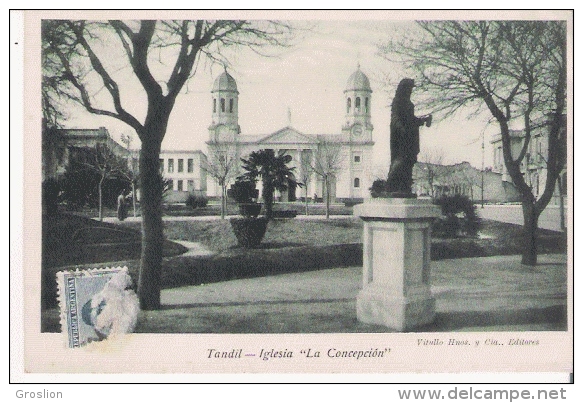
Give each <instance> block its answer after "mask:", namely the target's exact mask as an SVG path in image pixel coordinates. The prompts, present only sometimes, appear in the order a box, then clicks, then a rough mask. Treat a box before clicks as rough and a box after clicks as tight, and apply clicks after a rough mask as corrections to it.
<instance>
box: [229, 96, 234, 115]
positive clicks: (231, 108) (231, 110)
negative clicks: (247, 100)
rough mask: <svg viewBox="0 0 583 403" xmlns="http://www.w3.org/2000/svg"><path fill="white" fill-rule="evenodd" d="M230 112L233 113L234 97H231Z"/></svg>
mask: <svg viewBox="0 0 583 403" xmlns="http://www.w3.org/2000/svg"><path fill="white" fill-rule="evenodd" d="M229 113H233V98H231V99H229Z"/></svg>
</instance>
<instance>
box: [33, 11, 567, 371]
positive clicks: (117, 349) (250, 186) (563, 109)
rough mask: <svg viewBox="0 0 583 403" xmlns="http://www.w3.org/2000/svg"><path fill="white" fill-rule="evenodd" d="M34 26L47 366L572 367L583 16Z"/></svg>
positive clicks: (273, 15)
mask: <svg viewBox="0 0 583 403" xmlns="http://www.w3.org/2000/svg"><path fill="white" fill-rule="evenodd" d="M203 17H204V18H206V19H200V18H203ZM154 18H155V19H154ZM24 32H25V38H31V39H30V41H29V42H28V46H25V48H24V60H25V99H26V102H25V104H24V116H25V130H24V138H25V148H24V165H25V168H24V200H25V204H24V209H25V212H26V213H25V215H24V244H25V245H30V246H31V249H28V247H27V253H26V254H25V256H24V260H23V271H24V288H23V294H24V295H23V297H24V300H25V304H24V313H25V316H26V317H27V321H26V323H25V345H24V356H25V370H26V371H27V372H32V373H35V372H49V373H51V372H69V373H75V372H79V373H83V372H104V373H115V372H126V373H127V372H136V373H140V372H145V371H146V372H153V373H157V372H160V373H168V372H185V373H190V372H192V373H205V372H211V373H214V372H218V373H221V372H231V373H262V372H275V373H278V372H294V373H314V372H315V373H318V372H340V373H342V372H357V373H367V372H368V373H392V372H397V373H398V372H435V373H443V372H464V371H469V372H473V371H478V372H489V371H493V372H529V371H535V372H554V373H565V374H569V373H572V372H573V369H572V368H573V302H572V301H573V300H572V294H573V281H572V279H573V246H572V235H573V232H572V231H573V221H572V216H573V211H572V210H573V205H572V202H571V201H572V192H573V175H572V169H573V167H572V162H573V148H572V141H573V102H572V90H573V67H572V66H573V62H572V58H573V55H572V53H573V50H572V47H573V12H572V11H569V10H563V11H561V10H554V11H551V10H548V11H544V10H539V11H538V12H528V11H520V10H516V11H499V12H487V11H480V12H478V11H469V10H467V11H465V12H462V11H449V12H445V11H442V12H436V11H433V12H431V11H423V10H420V11H418V12H413V11H409V12H400V11H396V10H395V11H390V10H387V11H361V12H358V11H334V12H325V11H312V12H308V11H287V12H284V11H270V12H267V11H263V12H262V11H236V10H230V11H225V10H223V11H212V10H205V11H199V12H196V11H183V12H178V11H168V10H167V11H160V12H153V11H148V12H146V11H143V12H139V11H113V10H109V11H108V10H102V11H93V12H89V11H73V10H70V11H60V12H56V11H48V10H47V11H28V12H25V14H24ZM25 45H27V43H25ZM96 273H101V274H100V277H99V278H97V277H96V276H97V274H96ZM103 273H109V274H108V276H104V275H103ZM58 279H61V280H59V281H58ZM63 279H65V280H63ZM88 284H90V285H88ZM81 296H83V298H81ZM81 330H82V332H81ZM140 350H142V351H144V353H142V354H136V351H140ZM146 351H147V353H146ZM444 363H447V364H444Z"/></svg>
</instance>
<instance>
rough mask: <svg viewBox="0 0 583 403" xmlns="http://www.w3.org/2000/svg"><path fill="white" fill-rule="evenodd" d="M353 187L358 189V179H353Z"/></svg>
mask: <svg viewBox="0 0 583 403" xmlns="http://www.w3.org/2000/svg"><path fill="white" fill-rule="evenodd" d="M354 187H355V188H359V187H360V178H354Z"/></svg>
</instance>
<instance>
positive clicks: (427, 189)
mask: <svg viewBox="0 0 583 403" xmlns="http://www.w3.org/2000/svg"><path fill="white" fill-rule="evenodd" d="M413 190H414V192H415V193H416V194H417V195H418V196H428V197H431V198H434V199H437V198H439V197H441V196H450V195H455V194H459V195H464V196H467V197H469V198H470V199H471V200H472V201H474V202H475V203H478V202H481V201H482V200H483V201H484V202H486V203H504V202H515V201H518V200H519V196H520V195H519V194H518V191H517V190H516V187H515V186H514V185H513V184H512V183H511V182H507V181H503V180H502V174H501V173H496V172H493V171H492V170H484V171H483V172H482V171H480V170H479V169H477V168H474V167H473V166H471V165H470V163H469V162H465V161H464V162H461V163H459V164H453V165H441V164H430V163H427V162H418V163H417V164H415V166H414V167H413Z"/></svg>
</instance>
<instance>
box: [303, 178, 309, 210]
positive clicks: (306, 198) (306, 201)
mask: <svg viewBox="0 0 583 403" xmlns="http://www.w3.org/2000/svg"><path fill="white" fill-rule="evenodd" d="M305 186H306V192H305V193H306V197H305V198H304V199H305V200H304V202H305V203H306V216H308V183H307V182H306V185H305Z"/></svg>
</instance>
